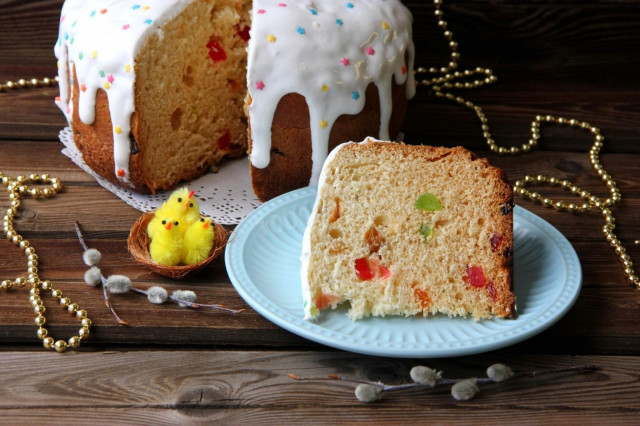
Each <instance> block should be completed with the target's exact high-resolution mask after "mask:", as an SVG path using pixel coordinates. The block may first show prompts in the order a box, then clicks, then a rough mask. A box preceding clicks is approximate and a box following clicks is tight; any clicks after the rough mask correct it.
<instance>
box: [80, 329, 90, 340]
mask: <svg viewBox="0 0 640 426" xmlns="http://www.w3.org/2000/svg"><path fill="white" fill-rule="evenodd" d="M78 336H80V337H82V338H85V337H87V336H89V329H88V328H86V327H82V328H81V329H80V330H79V331H78Z"/></svg>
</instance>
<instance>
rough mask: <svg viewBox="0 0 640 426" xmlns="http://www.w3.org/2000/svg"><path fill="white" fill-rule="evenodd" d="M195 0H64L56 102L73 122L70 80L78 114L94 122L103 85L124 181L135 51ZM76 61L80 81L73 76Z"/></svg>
mask: <svg viewBox="0 0 640 426" xmlns="http://www.w3.org/2000/svg"><path fill="white" fill-rule="evenodd" d="M191 1H193V0H145V1H144V2H140V0H112V1H102V2H95V1H87V0H66V1H65V3H64V5H63V7H62V13H61V17H60V32H59V35H58V41H57V42H56V45H55V47H54V53H55V55H56V57H57V58H58V75H59V78H60V83H59V85H60V97H59V98H58V99H56V104H57V105H58V106H59V107H60V109H61V110H62V112H63V113H64V114H65V116H66V117H67V121H69V123H70V124H71V117H72V108H73V103H72V102H71V99H70V96H69V95H68V93H70V89H71V87H72V86H71V87H70V86H69V84H71V85H73V84H78V85H79V86H80V90H79V94H80V95H79V102H78V113H79V116H80V120H82V122H83V123H86V124H91V123H93V121H94V120H95V99H96V92H97V91H98V89H104V90H105V92H106V93H107V96H108V98H109V112H110V114H111V121H112V123H113V145H114V146H113V154H114V155H113V157H114V162H115V170H114V172H115V174H116V176H118V178H119V179H120V180H121V181H123V182H125V183H129V178H128V176H129V156H130V153H131V146H130V145H131V141H130V138H129V132H130V122H131V114H132V113H133V111H134V82H135V73H134V67H135V57H136V55H137V54H138V52H139V50H140V49H141V48H142V46H143V45H144V42H145V41H146V39H147V37H148V36H149V35H151V34H153V33H159V35H160V36H161V35H162V33H161V31H162V30H161V27H162V25H163V24H165V23H166V22H168V21H169V20H171V19H172V18H174V17H175V16H176V15H177V14H178V13H180V12H181V11H182V10H183V9H184V8H185V6H187V5H188V4H189V3H190V2H191ZM96 3H100V5H99V6H97V5H96ZM72 66H75V70H76V75H77V79H78V81H77V82H76V81H69V80H70V79H72V73H70V72H69V71H71V70H72V69H73V68H71V67H72ZM67 76H69V79H68V77H67Z"/></svg>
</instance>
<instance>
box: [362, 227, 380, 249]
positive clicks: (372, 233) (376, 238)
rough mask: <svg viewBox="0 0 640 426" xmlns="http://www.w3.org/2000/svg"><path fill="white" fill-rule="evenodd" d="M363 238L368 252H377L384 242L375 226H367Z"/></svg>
mask: <svg viewBox="0 0 640 426" xmlns="http://www.w3.org/2000/svg"><path fill="white" fill-rule="evenodd" d="M364 239H365V241H366V242H367V245H368V246H369V253H371V254H373V253H377V252H378V250H380V246H381V245H382V244H384V242H385V239H384V237H383V236H382V235H380V233H379V232H378V230H377V229H376V228H373V227H372V228H369V229H368V230H367V232H366V233H365V234H364Z"/></svg>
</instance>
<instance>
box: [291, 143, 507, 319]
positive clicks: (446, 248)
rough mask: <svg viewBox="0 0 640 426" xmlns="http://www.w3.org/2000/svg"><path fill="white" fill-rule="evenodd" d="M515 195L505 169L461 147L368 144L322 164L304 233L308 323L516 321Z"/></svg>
mask: <svg viewBox="0 0 640 426" xmlns="http://www.w3.org/2000/svg"><path fill="white" fill-rule="evenodd" d="M512 206H513V205H512V192H511V187H510V185H509V184H508V183H507V182H506V179H505V176H504V173H503V172H502V170H500V169H498V168H496V167H493V166H491V165H490V164H489V163H488V161H487V160H485V159H479V158H477V157H476V156H475V154H473V153H471V152H470V151H468V150H466V149H464V148H461V147H457V148H443V147H431V146H410V145H404V144H399V143H391V142H380V141H374V140H371V139H370V140H368V141H365V142H362V143H347V144H343V145H340V146H339V147H338V148H336V149H335V150H334V151H333V152H332V153H331V155H330V156H329V158H328V159H327V161H326V162H325V164H324V167H323V170H322V173H321V176H320V183H319V189H318V194H317V198H316V202H315V205H314V208H313V211H312V214H311V217H310V219H309V223H308V225H307V229H306V230H305V234H304V239H303V253H302V273H301V274H302V276H301V279H302V287H303V297H304V301H303V303H304V310H305V318H306V319H312V318H314V317H316V316H317V315H319V313H320V311H321V310H323V309H328V308H329V307H331V308H336V307H337V306H338V305H339V304H341V303H344V302H348V304H349V305H350V308H349V316H350V317H351V318H352V319H359V318H362V317H367V316H388V315H402V316H413V315H425V316H427V315H429V314H436V313H442V314H446V315H449V316H467V315H471V316H473V318H475V319H476V320H477V319H482V318H490V317H492V316H497V317H513V316H514V315H515V296H514V294H513V291H512V271H511V263H512V256H513V212H512Z"/></svg>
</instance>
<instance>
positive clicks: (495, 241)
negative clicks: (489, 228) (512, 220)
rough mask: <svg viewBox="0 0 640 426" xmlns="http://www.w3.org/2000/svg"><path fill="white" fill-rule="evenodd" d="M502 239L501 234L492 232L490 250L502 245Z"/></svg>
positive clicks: (495, 249)
mask: <svg viewBox="0 0 640 426" xmlns="http://www.w3.org/2000/svg"><path fill="white" fill-rule="evenodd" d="M502 240H504V238H503V237H502V235H500V234H493V235H492V236H491V251H493V252H495V251H497V250H498V249H499V248H500V246H501V245H502Z"/></svg>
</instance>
